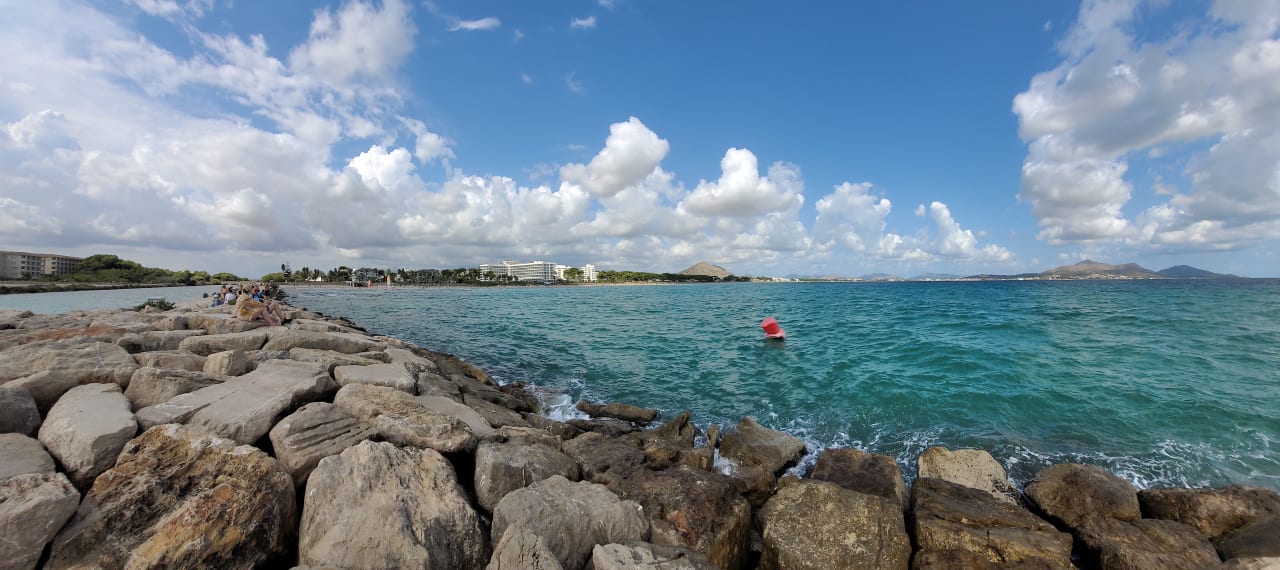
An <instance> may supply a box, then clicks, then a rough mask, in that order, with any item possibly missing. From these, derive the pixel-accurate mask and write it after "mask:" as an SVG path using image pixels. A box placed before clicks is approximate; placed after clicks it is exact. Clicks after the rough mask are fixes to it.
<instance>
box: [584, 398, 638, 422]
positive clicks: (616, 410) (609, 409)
mask: <svg viewBox="0 0 1280 570" xmlns="http://www.w3.org/2000/svg"><path fill="white" fill-rule="evenodd" d="M578 410H580V411H582V412H585V413H586V414H587V415H589V416H591V417H593V418H597V417H601V416H603V417H606V418H614V419H619V420H623V421H628V422H634V423H638V424H647V423H649V422H651V421H653V420H654V418H657V417H658V410H654V409H649V408H641V407H639V406H632V405H631V404H623V403H621V402H612V403H609V404H605V405H600V404H596V403H594V402H588V401H586V400H580V401H578Z"/></svg>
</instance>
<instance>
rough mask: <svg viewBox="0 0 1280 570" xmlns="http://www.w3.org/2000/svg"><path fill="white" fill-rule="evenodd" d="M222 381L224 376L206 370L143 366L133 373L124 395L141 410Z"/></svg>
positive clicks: (136, 408) (133, 405)
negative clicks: (191, 370) (193, 370)
mask: <svg viewBox="0 0 1280 570" xmlns="http://www.w3.org/2000/svg"><path fill="white" fill-rule="evenodd" d="M222 382H223V379H222V378H220V377H217V376H212V375H209V374H205V373H204V372H189V371H187V370H175V369H165V368H149V367H143V368H139V369H138V370H137V371H136V372H134V373H133V379H131V380H129V388H128V389H127V390H125V391H124V396H125V397H126V398H128V399H129V403H130V405H131V406H132V408H133V409H134V410H141V409H142V408H145V407H147V406H154V405H156V404H163V403H165V402H168V401H169V400H171V399H173V398H175V397H177V396H181V395H182V394H186V393H188V392H195V391H196V390H199V389H201V388H207V387H209V386H213V385H214V384H221V383H222Z"/></svg>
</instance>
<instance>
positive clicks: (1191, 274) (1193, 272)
mask: <svg viewBox="0 0 1280 570" xmlns="http://www.w3.org/2000/svg"><path fill="white" fill-rule="evenodd" d="M1156 273H1159V274H1161V275H1163V276H1165V277H1169V278H1172V279H1223V278H1234V277H1239V275H1232V274H1230V273H1214V272H1212V271H1206V270H1204V269H1200V268H1199V267H1192V266H1190V265H1175V266H1173V267H1169V268H1167V269H1161V270H1160V271H1157V272H1156Z"/></svg>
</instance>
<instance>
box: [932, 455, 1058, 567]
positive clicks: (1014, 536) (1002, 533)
mask: <svg viewBox="0 0 1280 570" xmlns="http://www.w3.org/2000/svg"><path fill="white" fill-rule="evenodd" d="M911 504H912V509H911V511H912V513H913V517H912V519H913V526H914V530H915V532H914V534H915V537H916V547H917V548H918V551H917V554H916V555H917V557H919V556H920V553H924V552H949V551H959V552H965V553H967V554H972V555H973V559H974V560H975V561H976V562H977V564H974V565H972V566H970V567H980V565H981V564H984V563H985V564H988V565H994V564H996V563H1026V564H1033V563H1034V564H1038V565H1039V567H1045V568H1063V569H1069V568H1071V535H1069V534H1066V533H1063V532H1058V530H1057V529H1055V528H1054V527H1053V525H1051V524H1049V523H1048V522H1046V521H1044V520H1042V519H1040V518H1038V517H1036V516H1035V515H1033V514H1031V513H1030V512H1029V511H1027V510H1026V509H1023V508H1020V507H1017V506H1014V505H1011V504H1009V503H1008V502H1006V501H1004V500H1002V499H998V498H996V497H994V496H992V495H991V494H990V493H988V492H986V491H982V490H979V489H974V488H972V487H968V486H965V485H960V484H957V483H953V482H950V481H945V480H942V479H932V478H924V479H916V482H915V485H913V487H912V490H911ZM939 562H942V561H939ZM954 562H955V561H954V560H952V561H950V562H947V563H944V564H940V565H935V566H933V567H934V568H945V567H947V565H948V564H950V565H951V567H956V566H959V565H958V564H955V563H954ZM919 566H920V564H919V563H917V564H916V565H915V567H919Z"/></svg>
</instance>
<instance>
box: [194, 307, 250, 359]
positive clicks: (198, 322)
mask: <svg viewBox="0 0 1280 570" xmlns="http://www.w3.org/2000/svg"><path fill="white" fill-rule="evenodd" d="M187 325H188V327H189V328H192V329H200V330H203V331H204V332H205V333H206V334H211V335H219V334H229V333H242V332H246V331H251V330H254V329H260V328H264V327H266V326H267V324H266V323H264V322H262V321H258V320H253V321H244V320H240V319H237V318H235V317H234V316H232V315H231V314H230V313H194V314H191V315H188V316H187ZM215 352H216V351H215Z"/></svg>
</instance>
